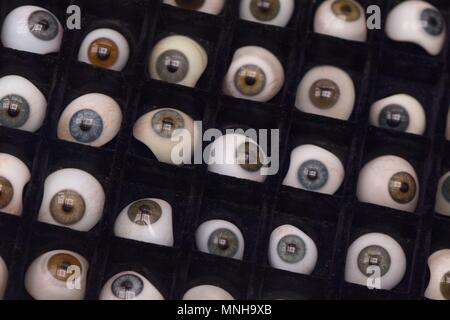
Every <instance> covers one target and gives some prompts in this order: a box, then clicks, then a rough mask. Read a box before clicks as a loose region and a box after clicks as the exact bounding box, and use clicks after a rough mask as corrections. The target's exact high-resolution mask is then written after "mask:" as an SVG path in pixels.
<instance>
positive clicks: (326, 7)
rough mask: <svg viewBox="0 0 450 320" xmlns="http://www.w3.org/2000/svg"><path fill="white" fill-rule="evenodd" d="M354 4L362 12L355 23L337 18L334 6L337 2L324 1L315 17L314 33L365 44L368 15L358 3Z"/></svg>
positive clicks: (331, 0)
mask: <svg viewBox="0 0 450 320" xmlns="http://www.w3.org/2000/svg"><path fill="white" fill-rule="evenodd" d="M348 1H351V2H353V3H354V4H355V5H356V6H357V7H358V8H359V10H360V13H361V15H360V17H359V19H358V20H355V21H345V20H344V19H342V18H339V17H338V16H336V15H335V14H334V12H333V9H332V6H333V3H334V2H335V0H327V1H324V2H323V3H322V4H321V5H320V6H319V8H318V9H317V11H316V14H315V17H314V32H316V33H321V34H326V35H329V36H332V37H336V38H341V39H346V40H353V41H359V42H365V41H366V40H367V26H366V14H365V10H364V8H363V7H362V6H361V5H360V4H359V3H358V2H356V1H353V0H348Z"/></svg>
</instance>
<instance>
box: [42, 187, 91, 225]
mask: <svg viewBox="0 0 450 320" xmlns="http://www.w3.org/2000/svg"><path fill="white" fill-rule="evenodd" d="M85 210H86V204H85V202H84V199H83V197H82V196H81V195H80V194H79V193H78V192H75V191H73V190H62V191H60V192H58V193H57V194H55V195H54V196H53V198H52V200H51V201H50V213H51V215H52V217H53V219H55V220H56V221H57V222H58V223H60V224H63V225H66V226H68V225H73V224H75V223H77V222H78V221H80V220H81V219H82V218H83V216H84V213H85Z"/></svg>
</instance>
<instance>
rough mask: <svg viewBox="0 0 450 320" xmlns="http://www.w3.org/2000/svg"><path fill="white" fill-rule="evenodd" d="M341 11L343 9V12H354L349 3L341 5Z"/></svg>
mask: <svg viewBox="0 0 450 320" xmlns="http://www.w3.org/2000/svg"><path fill="white" fill-rule="evenodd" d="M341 11H342V13H345V14H349V13H351V12H352V7H350V6H349V5H348V4H346V5H343V6H342V7H341Z"/></svg>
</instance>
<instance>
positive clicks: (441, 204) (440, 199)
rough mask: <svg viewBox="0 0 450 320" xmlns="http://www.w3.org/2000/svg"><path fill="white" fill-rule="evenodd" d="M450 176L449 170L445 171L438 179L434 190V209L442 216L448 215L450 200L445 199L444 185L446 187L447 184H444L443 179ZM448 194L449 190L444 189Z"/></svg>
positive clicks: (449, 213)
mask: <svg viewBox="0 0 450 320" xmlns="http://www.w3.org/2000/svg"><path fill="white" fill-rule="evenodd" d="M449 177H450V172H447V173H446V174H444V175H443V176H442V177H441V178H440V179H439V183H438V187H437V191H436V204H435V207H434V211H436V212H437V213H439V214H442V215H444V216H449V217H450V201H449V200H447V199H446V198H445V197H444V195H443V194H442V193H443V191H444V190H443V189H444V187H448V186H447V185H444V183H445V181H446V180H447V179H448V178H449ZM446 192H447V193H448V194H450V190H446Z"/></svg>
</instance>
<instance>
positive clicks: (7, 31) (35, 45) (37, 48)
mask: <svg viewBox="0 0 450 320" xmlns="http://www.w3.org/2000/svg"><path fill="white" fill-rule="evenodd" d="M35 11H45V12H48V13H50V14H51V15H52V16H53V17H54V18H55V20H56V21H57V23H58V34H57V36H56V37H55V38H54V39H52V40H49V41H46V40H41V39H38V38H37V37H35V36H34V35H33V34H32V33H31V32H30V29H29V27H28V20H29V17H30V15H31V14H32V13H33V12H35ZM1 37H2V43H3V46H5V47H7V48H12V49H16V50H21V51H28V52H33V53H37V54H47V53H52V52H58V51H59V49H60V47H61V43H62V39H63V26H62V25H61V23H60V22H59V21H58V19H57V18H56V17H55V15H54V14H53V13H51V12H50V11H48V10H46V9H44V8H41V7H36V6H21V7H18V8H16V9H14V10H13V11H11V12H10V13H9V14H8V15H7V16H6V18H5V21H3V27H2V36H1Z"/></svg>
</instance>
